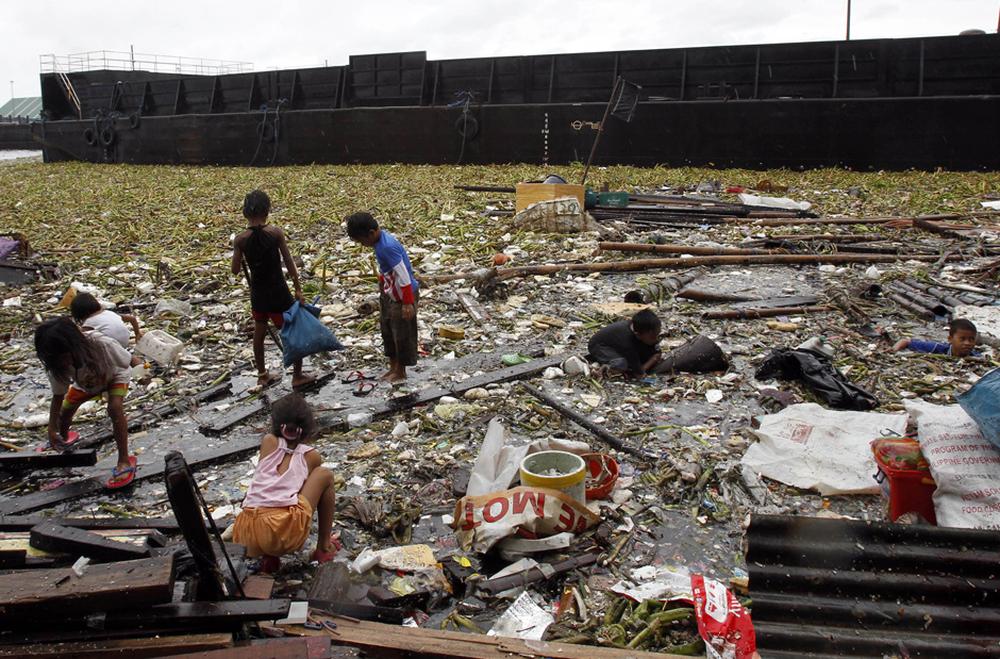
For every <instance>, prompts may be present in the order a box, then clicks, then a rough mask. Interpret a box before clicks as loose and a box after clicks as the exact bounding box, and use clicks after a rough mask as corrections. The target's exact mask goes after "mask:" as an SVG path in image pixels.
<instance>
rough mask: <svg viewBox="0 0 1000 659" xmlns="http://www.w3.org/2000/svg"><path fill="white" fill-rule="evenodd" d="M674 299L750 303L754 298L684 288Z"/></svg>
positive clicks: (688, 287) (689, 287)
mask: <svg viewBox="0 0 1000 659" xmlns="http://www.w3.org/2000/svg"><path fill="white" fill-rule="evenodd" d="M675 297H680V298H684V299H686V300H694V301H695V302H751V301H753V300H754V299H756V298H753V297H751V296H749V295H738V294H733V293H717V292H715V291H705V290H702V289H700V288H693V287H691V286H685V287H684V288H682V289H681V290H679V291H677V294H676V295H675Z"/></svg>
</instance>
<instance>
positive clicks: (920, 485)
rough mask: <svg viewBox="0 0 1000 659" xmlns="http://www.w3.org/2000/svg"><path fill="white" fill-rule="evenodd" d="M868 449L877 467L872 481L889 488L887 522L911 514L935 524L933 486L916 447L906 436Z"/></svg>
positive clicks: (913, 441) (880, 442)
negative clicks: (886, 482)
mask: <svg viewBox="0 0 1000 659" xmlns="http://www.w3.org/2000/svg"><path fill="white" fill-rule="evenodd" d="M871 447H872V454H873V455H874V456H875V462H876V463H877V464H878V473H877V474H876V475H875V479H876V480H877V481H878V482H879V483H882V482H884V481H888V485H889V520H890V521H893V522H894V521H896V520H897V519H898V518H899V517H900V516H901V515H904V514H906V513H909V512H915V513H917V514H918V515H920V516H921V517H923V518H924V519H925V520H927V522H929V523H930V524H934V525H937V516H936V515H935V513H934V499H933V496H934V490H935V489H937V483H935V482H934V478H933V477H932V476H931V472H930V470H929V469H928V467H927V461H926V460H924V456H923V455H922V454H921V453H920V444H919V443H918V442H917V441H916V440H914V439H911V438H909V437H888V438H884V439H876V440H874V441H873V442H872V443H871Z"/></svg>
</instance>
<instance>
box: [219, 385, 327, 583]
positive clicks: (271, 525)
mask: <svg viewBox="0 0 1000 659" xmlns="http://www.w3.org/2000/svg"><path fill="white" fill-rule="evenodd" d="M315 431H316V421H315V419H314V418H313V412H312V409H311V408H310V407H309V404H308V403H307V402H306V401H305V399H304V398H302V396H301V395H299V394H289V395H288V396H285V397H284V398H281V399H280V400H278V401H277V402H276V403H275V404H274V407H273V408H272V409H271V432H270V433H268V434H266V435H264V439H263V440H262V441H261V444H260V458H259V460H258V462H257V469H256V471H254V475H253V480H252V481H251V483H250V487H249V489H248V490H247V496H246V498H245V499H244V500H243V510H242V511H241V512H240V514H239V516H237V518H236V522H235V523H234V525H233V540H235V541H236V542H238V543H240V544H242V545H245V546H246V548H247V554H248V555H249V556H251V557H257V556H263V557H264V558H263V559H262V560H261V563H260V569H261V571H262V572H268V573H270V572H275V571H276V570H277V569H278V568H279V567H280V565H281V561H280V556H282V555H284V554H289V553H291V552H294V551H298V550H299V549H301V548H302V545H304V544H305V542H306V540H307V539H308V538H309V529H310V527H311V526H312V516H313V511H317V512H318V513H319V540H318V541H317V543H316V549H315V551H313V553H312V555H311V556H310V558H311V559H312V560H314V561H318V562H320V563H325V562H327V561H330V560H332V559H333V556H334V554H335V553H336V548H335V542H336V541H335V539H334V538H333V537H331V530H332V528H333V512H334V484H333V474H332V473H330V471H329V470H328V469H325V468H323V467H322V466H320V465H322V464H323V458H322V457H321V456H320V454H319V451H316V450H315V449H313V447H312V446H309V444H308V443H307V442H308V441H309V440H310V439H311V438H312V435H313V433H314V432H315Z"/></svg>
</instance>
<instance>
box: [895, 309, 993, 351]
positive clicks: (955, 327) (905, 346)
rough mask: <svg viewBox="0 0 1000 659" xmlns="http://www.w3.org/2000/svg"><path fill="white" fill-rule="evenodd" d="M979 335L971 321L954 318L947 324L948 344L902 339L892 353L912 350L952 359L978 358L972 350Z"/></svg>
mask: <svg viewBox="0 0 1000 659" xmlns="http://www.w3.org/2000/svg"><path fill="white" fill-rule="evenodd" d="M978 337H979V333H978V332H977V331H976V326H975V325H974V324H973V323H972V321H969V320H966V319H965V318H956V319H954V320H952V321H951V322H950V323H949V324H948V342H947V343H942V342H940V341H924V340H922V339H902V340H900V341H899V342H897V343H896V345H894V346H892V351H893V352H899V351H900V350H912V351H913V352H925V353H930V354H932V355H951V356H952V357H969V356H972V357H978V356H979V353H978V352H977V351H975V350H974V348H975V347H976V340H977V339H978Z"/></svg>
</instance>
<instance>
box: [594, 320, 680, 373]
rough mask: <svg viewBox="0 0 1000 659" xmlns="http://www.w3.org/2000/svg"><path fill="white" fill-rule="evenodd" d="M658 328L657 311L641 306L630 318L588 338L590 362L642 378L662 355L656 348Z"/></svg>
mask: <svg viewBox="0 0 1000 659" xmlns="http://www.w3.org/2000/svg"><path fill="white" fill-rule="evenodd" d="M660 327H661V325H660V319H659V318H658V317H657V316H656V314H655V313H653V312H652V311H650V310H649V309H643V310H642V311H640V312H639V313H637V314H635V315H634V316H632V319H631V320H619V321H618V322H615V323H611V324H610V325H608V326H607V327H605V328H603V329H601V330H600V331H598V332H597V334H595V335H594V336H592V337H591V338H590V342H589V343H588V344H587V349H588V350H589V351H590V357H591V359H592V361H596V362H598V363H600V364H604V365H606V366H607V367H608V368H609V369H611V370H614V371H620V372H623V373H626V374H628V375H631V376H633V377H642V376H643V375H645V374H646V373H648V372H649V371H651V370H653V369H654V368H655V367H656V365H657V364H658V363H659V362H660V359H661V358H662V355H661V353H660V351H659V350H658V349H657V345H658V344H659V342H660Z"/></svg>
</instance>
